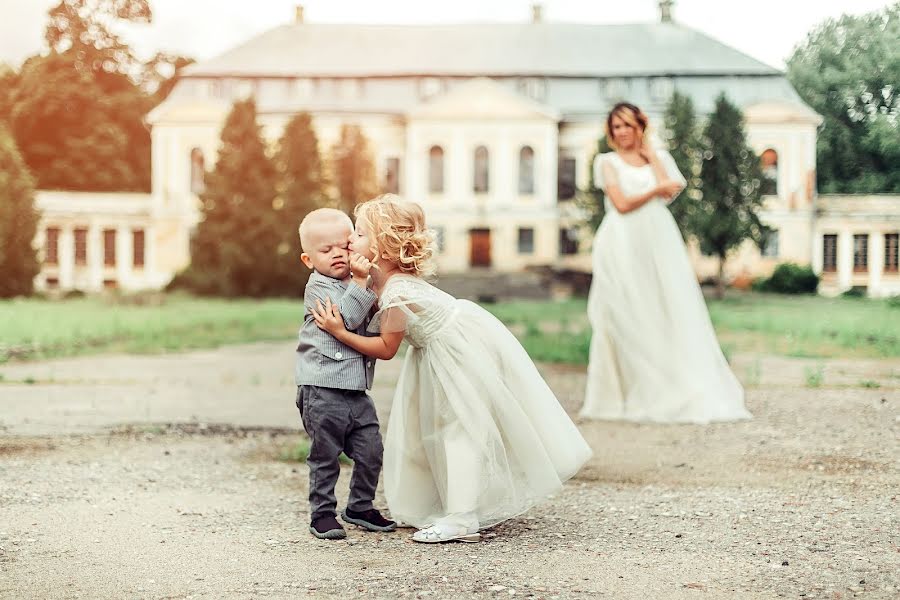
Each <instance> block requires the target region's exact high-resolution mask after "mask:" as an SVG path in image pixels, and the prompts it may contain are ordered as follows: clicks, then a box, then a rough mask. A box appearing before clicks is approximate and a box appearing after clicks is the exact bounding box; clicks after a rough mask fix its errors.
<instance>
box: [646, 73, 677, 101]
mask: <svg viewBox="0 0 900 600" xmlns="http://www.w3.org/2000/svg"><path fill="white" fill-rule="evenodd" d="M674 91H675V83H674V82H673V81H672V80H671V79H669V78H668V77H653V78H652V79H650V96H651V97H652V98H653V99H654V100H658V101H664V100H668V99H669V98H670V97H671V96H672V93H673V92H674Z"/></svg>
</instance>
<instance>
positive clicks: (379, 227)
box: [355, 194, 435, 277]
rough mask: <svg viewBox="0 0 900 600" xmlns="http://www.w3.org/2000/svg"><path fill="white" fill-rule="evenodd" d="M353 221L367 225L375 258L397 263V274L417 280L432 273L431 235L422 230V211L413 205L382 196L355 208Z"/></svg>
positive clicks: (394, 197) (432, 250)
mask: <svg viewBox="0 0 900 600" xmlns="http://www.w3.org/2000/svg"><path fill="white" fill-rule="evenodd" d="M355 214H356V218H357V219H362V221H363V222H364V223H365V224H366V225H367V226H368V229H369V233H370V235H371V236H372V239H373V243H374V244H375V248H373V250H374V254H375V259H374V260H373V261H372V262H373V263H374V264H376V265H377V264H378V259H379V258H384V259H386V260H389V261H391V262H394V263H397V266H398V267H399V268H400V271H401V272H403V273H408V274H410V275H416V276H418V277H428V276H430V275H433V274H434V272H435V265H434V233H433V232H432V231H431V230H429V229H427V228H426V227H425V212H424V211H423V210H422V207H421V206H419V205H418V204H416V203H415V202H406V201H404V200H401V199H400V197H399V196H396V195H394V194H382V195H381V196H378V197H377V198H373V199H372V200H368V201H366V202H363V203H362V204H360V205H358V206H357V207H356V211H355Z"/></svg>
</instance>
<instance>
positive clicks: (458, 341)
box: [370, 275, 591, 529]
mask: <svg viewBox="0 0 900 600" xmlns="http://www.w3.org/2000/svg"><path fill="white" fill-rule="evenodd" d="M379 308H380V310H379V312H378V313H377V314H376V315H375V317H374V319H373V320H372V325H371V326H370V331H373V332H375V331H395V332H396V331H405V339H406V341H408V342H409V345H410V348H409V350H408V352H407V354H406V358H405V360H404V363H403V370H402V372H401V374H400V378H399V381H398V382H397V389H396V392H395V395H394V402H393V407H392V408H391V414H390V417H389V421H388V428H387V435H386V437H385V452H384V487H385V496H386V498H387V503H388V507H389V508H390V511H391V516H392V517H393V518H395V519H399V520H400V521H403V522H404V523H408V524H410V525H414V526H416V527H419V528H422V527H426V526H430V525H432V524H434V523H435V522H437V521H438V520H440V522H441V523H442V524H443V525H448V524H450V525H454V524H456V525H457V526H461V527H463V528H470V529H474V528H485V527H490V526H491V525H494V524H496V523H499V522H500V521H503V520H505V519H509V518H511V517H514V516H516V515H518V514H520V513H522V512H524V511H525V510H527V509H528V508H529V507H531V506H532V505H533V504H535V503H536V502H537V501H539V500H541V499H542V498H545V497H546V496H548V495H549V494H553V493H555V492H558V491H559V490H560V488H561V486H562V484H563V482H564V481H565V480H567V479H569V478H570V477H572V476H573V475H574V474H575V473H576V472H577V471H578V469H579V468H580V467H581V466H582V465H583V464H584V463H585V461H587V459H588V458H589V457H590V455H591V449H590V447H589V446H588V444H587V443H586V442H585V441H584V438H582V436H581V434H580V433H579V431H578V429H577V428H576V427H575V425H574V423H572V421H571V419H569V417H568V415H566V413H565V411H564V410H563V408H562V407H561V406H560V404H559V402H558V401H557V399H556V397H555V396H554V395H553V392H552V391H550V388H549V387H548V386H547V384H546V383H545V382H544V380H543V379H542V378H541V376H540V374H539V373H538V371H537V369H536V368H535V366H534V363H532V361H531V359H530V358H529V357H528V354H527V353H526V352H525V350H524V349H523V348H522V346H521V345H520V344H519V342H518V340H517V339H516V338H515V337H514V336H513V335H512V334H511V333H510V332H509V330H507V329H506V327H505V326H504V325H503V324H502V323H501V322H500V321H498V320H497V319H496V318H495V317H494V316H493V315H491V314H490V313H489V312H487V311H486V310H484V309H483V308H481V307H480V306H478V305H477V304H474V303H472V302H469V301H467V300H457V299H455V298H453V297H452V296H450V295H448V294H446V293H444V292H443V291H441V290H439V289H437V288H435V287H434V286H432V285H430V284H428V283H427V282H425V281H423V280H421V279H419V278H417V277H413V276H409V275H395V276H393V277H391V278H390V279H389V280H388V281H387V283H386V284H385V287H384V289H383V290H382V293H381V297H380V299H379ZM456 517H458V518H459V519H460V521H459V522H458V523H455V522H454V519H455V518H456Z"/></svg>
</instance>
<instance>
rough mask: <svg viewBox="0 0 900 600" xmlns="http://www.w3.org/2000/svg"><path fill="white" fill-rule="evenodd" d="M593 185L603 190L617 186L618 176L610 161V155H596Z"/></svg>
mask: <svg viewBox="0 0 900 600" xmlns="http://www.w3.org/2000/svg"><path fill="white" fill-rule="evenodd" d="M594 185H595V186H597V187H598V188H600V189H601V190H603V191H604V192H605V191H606V190H607V188H608V187H609V186H613V185H619V176H618V174H617V173H616V168H615V165H613V163H612V160H611V153H605V154H598V155H597V158H595V159H594Z"/></svg>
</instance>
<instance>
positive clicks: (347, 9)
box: [0, 0, 890, 68]
mask: <svg viewBox="0 0 900 600" xmlns="http://www.w3.org/2000/svg"><path fill="white" fill-rule="evenodd" d="M58 1H59V0H0V23H3V30H4V31H3V34H2V35H0V61H2V62H6V63H7V64H10V65H12V66H14V67H17V66H18V65H20V64H21V62H22V61H23V60H24V59H25V58H27V57H28V56H31V55H33V54H36V53H39V52H41V51H42V50H44V42H43V31H44V26H45V24H46V14H47V10H48V9H49V8H50V7H51V6H54V5H55V4H57V3H58ZM150 2H151V7H152V8H153V11H154V22H153V23H152V24H150V25H141V26H132V27H128V28H126V29H125V30H123V32H122V33H123V36H124V37H125V39H126V40H127V41H128V42H129V43H130V44H131V45H132V47H133V48H134V49H135V50H136V52H137V54H138V55H139V56H141V57H142V58H148V57H150V56H152V55H153V54H155V53H156V52H157V51H167V52H173V53H176V54H181V55H183V56H190V57H193V58H196V59H198V60H204V59H208V58H212V57H214V56H217V55H218V54H221V53H222V52H225V51H226V50H228V49H230V48H232V47H234V46H236V45H238V44H239V43H241V42H243V41H245V40H247V39H249V38H251V37H253V36H254V35H256V34H258V33H261V32H263V31H266V30H268V29H271V28H273V27H276V26H278V25H281V24H284V23H289V22H292V21H293V19H294V7H295V6H296V5H297V4H298V1H297V0H252V1H250V0H150ZM299 3H300V4H303V6H304V14H305V20H306V22H308V23H390V24H416V23H470V22H512V23H516V22H528V21H530V20H531V14H532V8H531V7H532V5H533V4H534V3H535V2H534V1H533V0H442V1H437V0H431V1H428V0H305V1H303V2H299ZM540 4H541V5H542V11H543V18H544V20H545V21H558V22H576V23H636V22H650V21H656V20H658V18H659V8H658V2H657V0H544V1H543V2H540ZM888 4H890V2H889V1H888V0H852V1H851V0H752V1H750V0H675V4H674V8H673V15H674V19H675V21H676V22H678V23H681V24H683V25H686V26H688V27H691V28H693V29H697V30H699V31H702V32H704V33H706V34H707V35H710V36H711V37H714V38H716V39H718V40H720V41H722V42H724V43H726V44H728V45H729V46H732V47H733V48H736V49H738V50H740V51H742V52H744V53H746V54H749V55H750V56H752V57H754V58H756V59H758V60H761V61H762V62H764V63H767V64H769V65H772V66H774V67H777V68H784V64H785V60H786V59H787V57H788V56H790V53H791V51H792V50H793V48H794V47H795V46H796V45H797V44H799V43H801V42H802V41H803V40H804V39H805V37H806V35H807V33H809V31H810V30H811V29H813V28H814V27H815V26H816V25H817V24H819V23H821V22H822V21H823V20H824V19H827V18H829V17H839V16H840V15H841V14H844V13H847V14H853V15H857V14H862V13H865V12H870V11H873V10H878V9H881V8H883V7H885V6H887V5H888ZM636 43H640V42H639V41H636Z"/></svg>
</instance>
